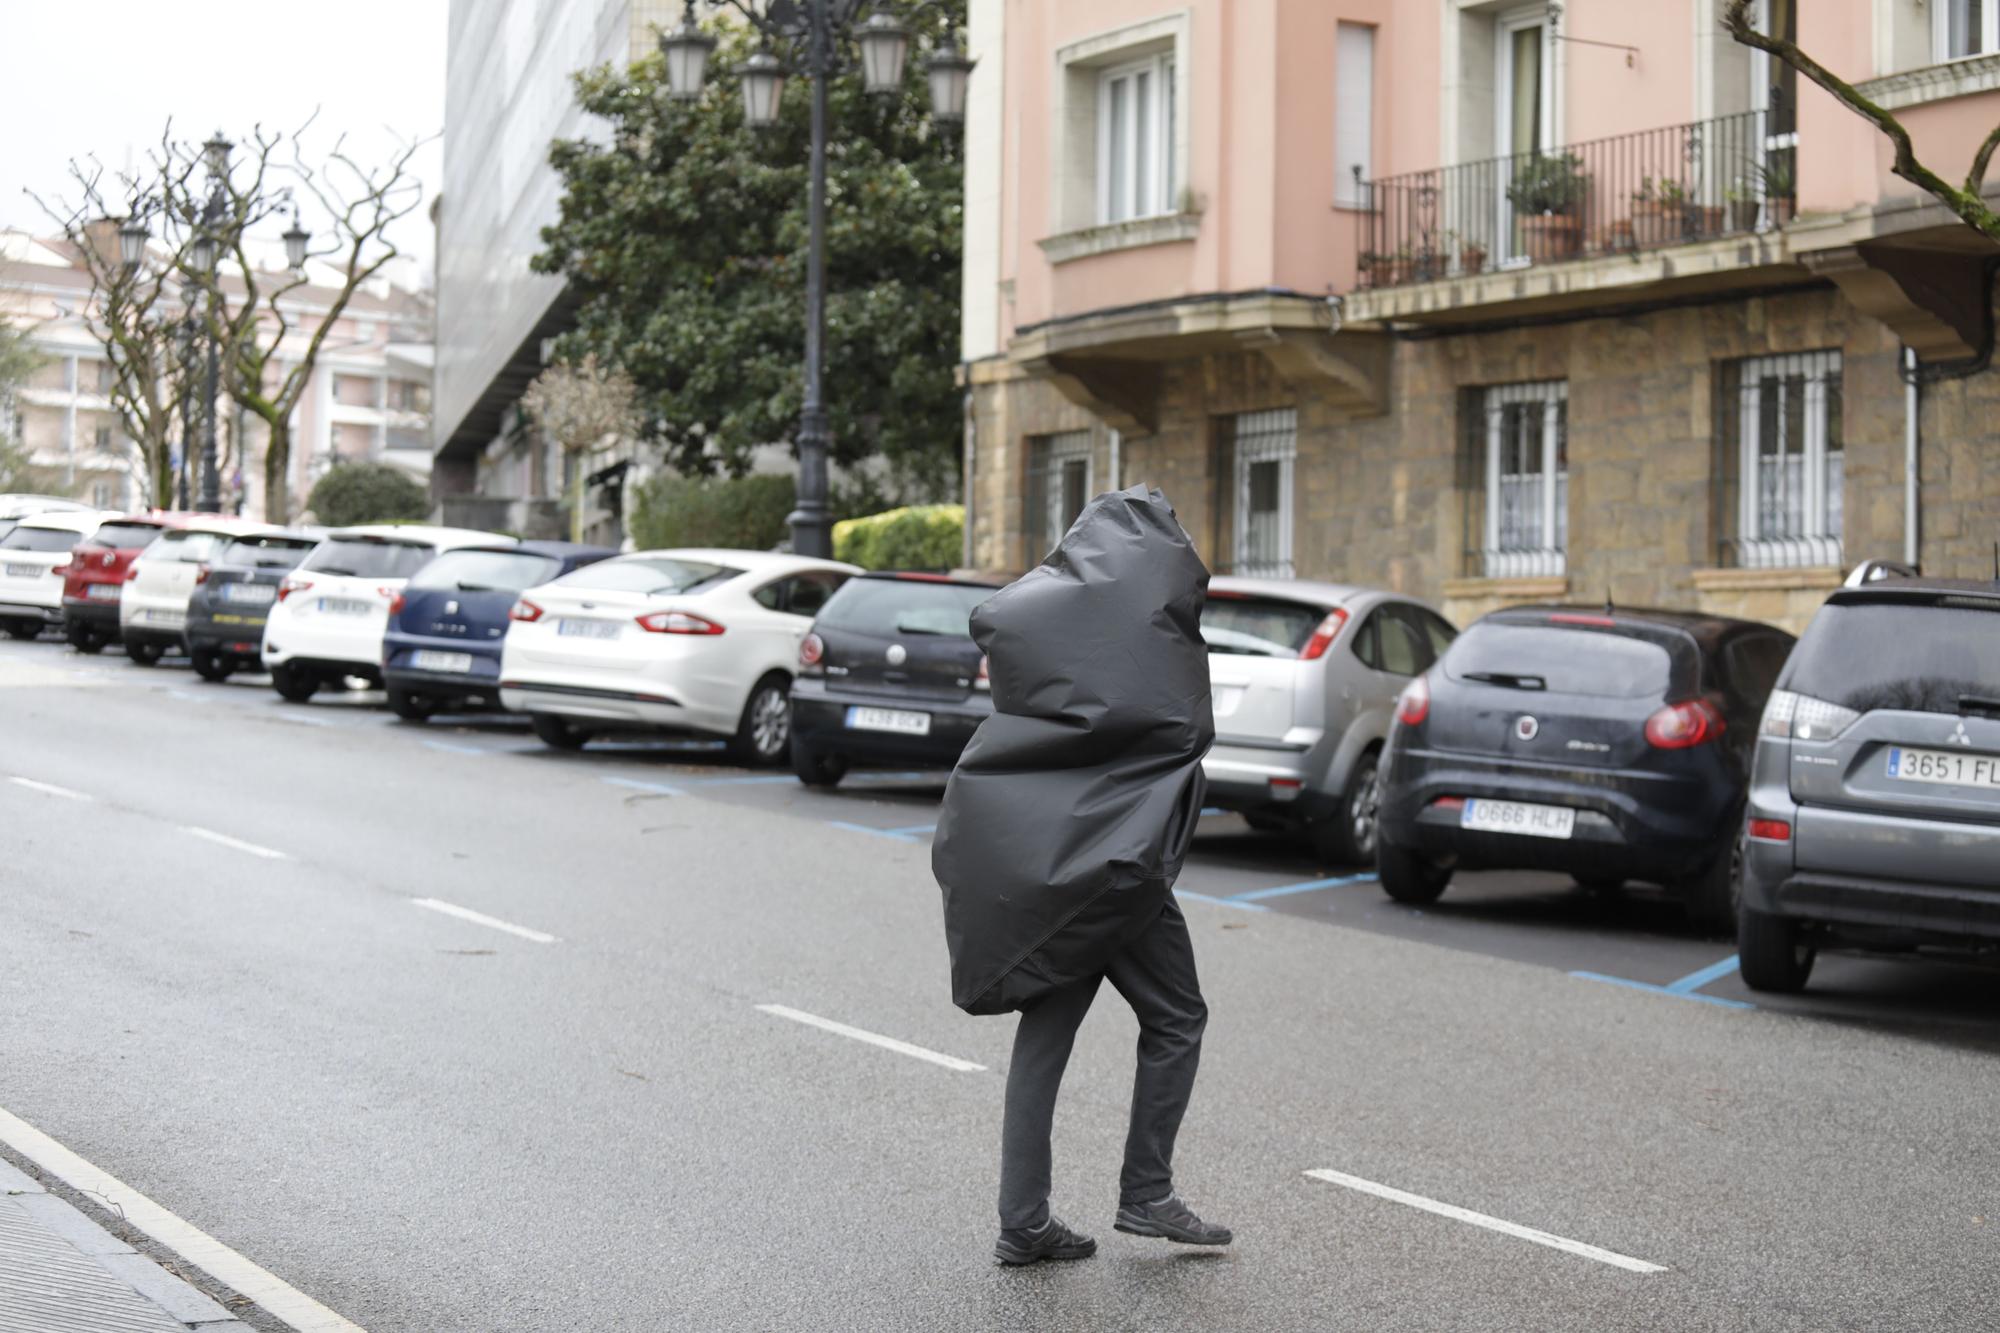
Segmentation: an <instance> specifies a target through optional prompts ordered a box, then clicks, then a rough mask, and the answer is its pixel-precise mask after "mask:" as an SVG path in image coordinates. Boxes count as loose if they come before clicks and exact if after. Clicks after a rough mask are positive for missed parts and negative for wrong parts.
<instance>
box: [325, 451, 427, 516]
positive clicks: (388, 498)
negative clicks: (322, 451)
mask: <svg viewBox="0 0 2000 1333" xmlns="http://www.w3.org/2000/svg"><path fill="white" fill-rule="evenodd" d="M306 508H308V509H310V510H312V512H313V517H314V518H316V519H318V520H319V521H320V522H321V523H324V524H326V526H328V527H330V528H346V527H352V526H353V525H355V524H356V523H414V522H417V521H418V520H420V519H423V518H424V517H426V516H427V515H428V514H429V513H430V512H431V498H430V496H429V495H428V494H426V493H425V491H424V488H423V487H422V486H419V485H418V484H417V483H416V482H414V481H412V480H410V478H409V476H408V475H407V474H405V473H403V472H401V471H399V470H398V469H396V468H393V467H390V466H389V465H388V464H387V463H339V464H336V465H335V466H334V467H333V468H332V470H330V471H329V472H328V473H327V474H326V475H325V476H324V477H321V478H320V479H319V481H318V482H317V483H316V484H315V485H314V486H313V488H312V494H311V495H310V496H308V497H306Z"/></svg>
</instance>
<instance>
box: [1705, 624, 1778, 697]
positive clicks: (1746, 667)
mask: <svg viewBox="0 0 2000 1333" xmlns="http://www.w3.org/2000/svg"><path fill="white" fill-rule="evenodd" d="M1791 652H1792V641H1791V639H1790V638H1788V637H1780V636H1778V635H1776V634H1745V635H1743V636H1742V637H1740V638H1737V639H1734V640H1731V642H1730V644H1729V647H1727V648H1726V649H1724V650H1723V654H1722V660H1723V664H1724V666H1725V667H1727V669H1728V674H1729V682H1730V684H1731V685H1733V686H1734V687H1735V689H1736V693H1737V694H1738V695H1739V696H1740V697H1742V698H1743V699H1744V700H1746V701H1747V702H1749V703H1751V704H1753V705H1755V706H1756V707H1759V708H1761V707H1763V706H1764V701H1765V700H1766V699H1768V698H1769V697H1770V695H1771V687H1772V686H1773V685H1776V684H1777V683H1778V673H1779V672H1780V671H1782V670H1784V667H1785V659H1786V658H1787V657H1789V656H1791Z"/></svg>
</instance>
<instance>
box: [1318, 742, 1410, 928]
mask: <svg viewBox="0 0 2000 1333" xmlns="http://www.w3.org/2000/svg"><path fill="white" fill-rule="evenodd" d="M1381 760H1382V754H1381V751H1379V750H1369V751H1367V752H1366V753H1365V754H1363V755H1362V756H1361V757H1360V758H1359V759H1357V760H1355V761H1354V771H1353V772H1352V773H1349V774H1348V775H1347V788H1346V790H1344V791H1342V792H1341V794H1340V810H1339V812H1338V813H1337V814H1335V815H1334V816H1333V817H1332V818H1330V819H1326V820H1322V821H1321V822H1320V823H1317V824H1314V825H1312V826H1311V827H1309V828H1308V829H1307V830H1306V833H1307V836H1309V837H1310V838H1311V839H1312V848H1313V851H1314V852H1315V853H1316V854H1317V855H1318V856H1320V857H1321V858H1323V859H1324V860H1327V861H1332V862H1336V863H1338V864H1340V865H1367V864H1368V863H1369V862H1370V861H1373V860H1374V859H1375V824H1376V819H1377V816H1378V814H1379V813H1380V810H1381V805H1382V780H1381V776H1380V773H1379V772H1378V769H1379V767H1380V764H1381ZM1433 896H1435V895H1433Z"/></svg>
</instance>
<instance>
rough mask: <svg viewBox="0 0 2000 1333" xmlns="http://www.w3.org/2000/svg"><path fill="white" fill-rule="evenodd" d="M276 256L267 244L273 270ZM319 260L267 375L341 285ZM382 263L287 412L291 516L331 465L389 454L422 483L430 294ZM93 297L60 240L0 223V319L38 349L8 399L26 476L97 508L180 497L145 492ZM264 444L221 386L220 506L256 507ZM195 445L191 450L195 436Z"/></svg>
mask: <svg viewBox="0 0 2000 1333" xmlns="http://www.w3.org/2000/svg"><path fill="white" fill-rule="evenodd" d="M282 265H283V260H282V258H281V257H278V256H275V255H274V257H273V264H272V267H273V269H274V270H275V269H277V268H280V267H282ZM318 267H319V266H318V265H314V266H313V267H311V268H309V269H308V271H307V272H308V277H309V279H310V280H309V281H308V282H307V284H306V285H304V286H302V287H300V288H298V289H297V290H296V291H294V292H293V293H292V295H291V296H290V297H288V298H287V299H286V309H287V313H288V315H289V317H290V319H291V322H292V331H291V333H290V334H289V335H288V337H287V339H286V342H285V345H284V346H283V347H281V348H280V351H279V356H278V358H277V365H276V367H275V374H278V375H282V374H285V373H287V372H288V371H289V370H290V369H291V366H292V365H295V364H296V358H297V355H299V354H302V351H303V347H304V344H305V342H306V341H307V340H308V339H309V338H310V337H311V336H312V333H313V331H314V330H315V329H316V328H318V327H319V325H320V323H321V322H322V321H323V320H324V319H325V317H326V316H327V314H328V312H329V311H330V309H331V303H332V300H333V298H334V297H335V296H336V295H337V294H338V284H339V282H340V278H339V275H338V274H336V273H334V272H332V271H330V270H329V271H326V272H319V271H317V270H318ZM393 272H394V274H395V277H394V278H393V279H392V278H389V277H386V276H384V277H380V278H378V279H377V280H375V281H373V282H371V283H370V284H369V285H368V286H367V287H365V288H364V289H363V290H360V291H357V292H356V293H354V295H353V296H352V298H350V300H349V302H348V305H347V307H346V309H345V310H344V311H343V312H342V313H341V316H340V318H339V319H337V320H335V321H334V325H333V327H332V329H330V330H328V333H327V337H326V340H325V342H324V343H322V345H321V347H320V352H319V355H318V357H317V359H316V360H315V363H314V369H313V376H312V380H311V381H310V383H309V384H308V385H307V388H306V393H305V395H304V397H303V398H302V399H301V401H300V403H299V406H298V409H297V411H296V413H295V414H294V417H293V421H292V458H291V471H290V478H289V484H290V490H291V505H290V509H291V512H293V513H295V514H296V513H298V512H299V511H301V510H302V509H303V508H304V507H305V504H306V498H307V496H308V495H309V494H310V492H311V490H312V486H313V483H314V482H316V481H318V480H319V478H320V477H321V476H323V475H325V473H326V470H327V469H328V468H330V467H332V466H333V465H334V464H335V463H337V462H348V461H368V462H382V463H388V464H390V465H392V466H394V467H397V468H400V469H401V470H403V471H404V472H407V473H408V474H409V475H410V476H411V477H412V479H414V480H416V481H419V482H422V481H425V480H427V479H428V477H429V475H430V460H431V452H430V379H431V308H430V297H429V294H428V292H427V291H425V290H424V288H423V285H422V279H421V275H420V273H419V272H418V270H417V268H416V266H415V265H414V264H413V263H412V264H404V265H397V266H393ZM223 284H224V288H225V290H227V289H228V288H229V286H230V283H229V280H228V279H227V278H226V277H225V278H224V280H223ZM92 300H93V294H92V287H91V280H90V275H89V272H88V271H87V270H86V269H85V268H84V265H83V262H82V260H81V258H80V257H79V256H78V254H77V252H76V251H75V250H74V249H73V248H72V247H71V245H70V243H69V242H68V241H66V240H64V239H62V238H60V237H38V236H34V235H31V234H29V233H26V232H20V231H0V319H5V320H7V321H8V322H9V323H11V324H14V325H16V326H17V327H21V328H25V329H27V330H28V331H29V336H30V340H31V342H32V344H33V346H34V348H35V350H36V351H37V352H38V353H39V354H40V356H41V365H40V366H39V368H38V369H37V370H36V371H35V372H34V374H33V376H32V377H31V379H30V380H29V382H28V384H27V385H26V386H25V387H24V388H23V389H22V390H21V391H20V392H19V394H18V395H17V399H18V401H16V402H15V403H14V404H13V405H12V417H13V420H14V423H15V425H16V427H17V429H18V433H19V436H20V439H21V441H22V443H23V445H24V446H25V447H26V449H27V450H28V456H29V461H30V463H31V464H32V465H33V466H34V467H35V468H36V469H37V470H38V472H39V473H40V479H39V480H38V482H37V485H38V486H39V487H40V488H42V489H44V490H52V491H56V492H59V493H65V494H69V495H73V496H75V497H76V498H78V499H80V500H86V501H89V502H90V503H92V504H95V505H98V506H100V507H102V508H108V509H144V508H148V507H153V506H159V507H172V506H173V505H175V504H176V503H177V500H178V497H174V496H153V495H150V494H148V493H147V491H146V470H145V466H144V463H143V461H142V460H141V458H140V456H139V451H138V449H137V447H136V445H134V444H133V442H132V441H131V439H130V438H128V437H127V435H126V434H125V430H124V426H123V423H122V421H121V420H120V418H119V415H118V413H117V411H116V409H115V408H114V407H113V405H112V402H111V398H110V390H111V388H112V385H113V382H114V378H115V377H114V375H113V371H112V367H111V364H110V362H109V361H108V360H107V359H106V356H105V351H104V346H103V344H102V343H100V342H98V340H97V339H96V337H95V336H94V335H93V334H92V333H91V331H90V328H89V326H88V323H87V319H86V316H87V314H88V312H89V311H90V309H91V308H92V305H91V303H92ZM172 313H176V314H177V313H178V312H177V311H176V312H172ZM287 352H290V353H292V358H291V359H290V360H288V359H287V356H286V353H287ZM264 444H265V430H264V426H263V423H262V422H261V421H259V420H258V419H257V418H256V417H253V416H251V415H249V414H248V413H246V412H243V411H242V410H240V409H239V408H237V406H236V405H235V404H234V403H233V402H232V401H231V400H230V399H229V397H228V396H227V394H226V393H225V394H224V395H222V397H221V401H220V406H219V408H218V411H217V448H218V450H219V452H220V456H221V459H222V471H223V498H224V503H225V505H226V507H228V508H229V509H231V510H235V511H238V512H241V513H244V514H248V515H250V516H252V517H256V516H260V515H262V514H263V513H264V512H265V492H264ZM193 448H194V451H195V453H196V455H197V456H198V453H199V448H200V445H199V443H198V442H197V443H196V444H195V445H194V446H193ZM190 470H191V471H192V468H191V469H190Z"/></svg>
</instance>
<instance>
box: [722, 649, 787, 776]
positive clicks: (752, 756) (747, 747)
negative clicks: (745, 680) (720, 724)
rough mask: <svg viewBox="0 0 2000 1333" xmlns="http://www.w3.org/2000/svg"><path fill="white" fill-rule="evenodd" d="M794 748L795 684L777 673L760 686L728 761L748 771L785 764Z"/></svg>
mask: <svg viewBox="0 0 2000 1333" xmlns="http://www.w3.org/2000/svg"><path fill="white" fill-rule="evenodd" d="M791 745H792V681H791V677H789V676H787V675H785V674H784V673H783V672H781V671H774V672H772V673H771V674H770V675H768V676H766V677H764V679H762V680H760V681H758V682H757V684H756V685H755V686H754V687H753V688H752V689H751V691H750V697H749V699H747V700H745V701H744V704H743V718H742V720H741V721H739V722H738V723H737V724H736V735H735V737H734V738H732V739H731V740H730V742H729V757H730V758H731V759H734V760H735V761H736V762H737V763H739V764H742V765H744V766H746V767H749V768H767V767H769V766H771V765H772V764H779V763H783V762H784V758H785V755H786V754H787V753H789V752H790V750H791Z"/></svg>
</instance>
